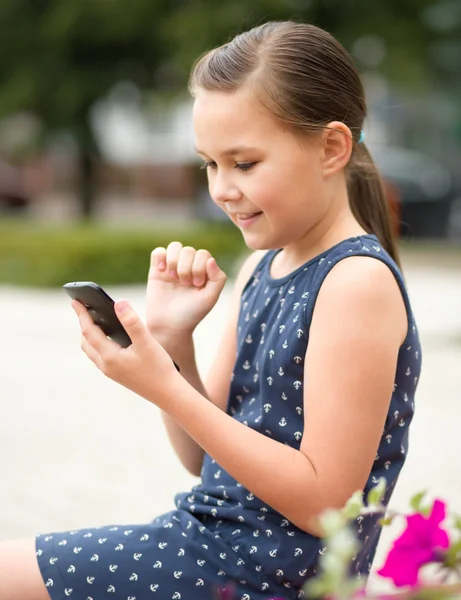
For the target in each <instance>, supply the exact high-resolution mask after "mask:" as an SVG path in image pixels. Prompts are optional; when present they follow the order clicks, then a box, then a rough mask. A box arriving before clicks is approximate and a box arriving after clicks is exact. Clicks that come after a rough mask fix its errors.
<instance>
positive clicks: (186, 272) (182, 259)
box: [177, 246, 195, 285]
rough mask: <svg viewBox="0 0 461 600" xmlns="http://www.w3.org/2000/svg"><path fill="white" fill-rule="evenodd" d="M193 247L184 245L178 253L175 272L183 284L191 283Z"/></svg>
mask: <svg viewBox="0 0 461 600" xmlns="http://www.w3.org/2000/svg"><path fill="white" fill-rule="evenodd" d="M194 258H195V248H192V247H191V246H184V248H183V249H182V250H181V252H180V254H179V260H178V266H177V272H178V277H179V281H180V282H181V283H182V284H183V285H190V284H191V283H192V265H193V264H194Z"/></svg>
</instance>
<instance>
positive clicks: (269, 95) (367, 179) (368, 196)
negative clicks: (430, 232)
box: [189, 21, 399, 263]
mask: <svg viewBox="0 0 461 600" xmlns="http://www.w3.org/2000/svg"><path fill="white" fill-rule="evenodd" d="M243 85H246V86H250V87H251V89H252V91H253V92H254V93H255V95H256V97H257V98H258V100H259V101H260V102H261V103H262V104H263V105H264V106H266V108H268V109H269V110H270V111H271V112H272V113H273V114H274V115H275V116H276V117H278V118H279V119H280V120H281V121H283V123H285V124H286V125H288V126H290V127H291V128H292V129H293V130H294V131H295V132H296V133H304V134H306V133H309V132H318V130H319V129H321V128H323V127H325V126H327V125H328V123H330V122H332V121H342V122H343V123H345V124H346V125H347V126H348V127H349V129H350V130H351V132H352V136H353V141H354V142H355V143H354V147H353V151H352V155H351V159H350V161H349V163H348V165H347V168H346V171H347V187H348V195H349V201H350V205H351V210H352V212H353V214H354V216H355V218H356V219H357V221H358V222H359V223H360V225H361V226H362V227H363V228H364V229H365V230H366V231H367V232H368V233H374V234H375V235H376V236H377V237H378V239H379V240H380V242H381V243H382V244H383V246H384V248H385V249H386V250H387V252H388V253H389V254H390V255H391V256H392V258H393V259H394V260H395V261H396V262H397V263H399V256H398V248H397V243H396V240H395V237H394V234H393V228H392V225H391V219H390V214H389V210H388V205H387V201H386V197H385V195H384V190H383V185H382V182H381V178H380V176H379V173H378V170H377V169H376V166H375V164H374V162H373V160H372V158H371V156H370V153H369V152H368V150H367V148H366V146H365V144H364V143H363V142H361V143H360V144H359V143H358V141H359V138H360V134H361V131H362V127H363V122H364V119H365V116H366V104H365V98H364V91H363V86H362V83H361V81H360V77H359V74H358V72H357V69H356V68H355V66H354V63H353V61H352V59H351V57H350V56H349V54H348V53H347V52H346V50H345V49H344V48H343V46H342V45H341V44H340V43H339V42H338V41H337V40H336V39H335V38H334V37H333V36H332V35H330V34H329V33H327V32H326V31H324V30H323V29H320V28H319V27H316V26H314V25H308V24H305V23H295V22H292V21H285V22H269V23H265V24H264V25H260V26H259V27H255V28H254V29H251V30H250V31H246V32H244V33H241V34H240V35H237V36H236V37H235V38H234V39H232V40H231V41H230V42H228V43H227V44H224V45H223V46H220V47H219V48H215V49H213V50H210V51H209V52H207V53H205V54H204V55H203V56H202V57H200V58H199V59H198V60H197V62H196V63H195V65H194V68H193V70H192V73H191V76H190V81H189V90H190V92H191V94H192V95H194V92H195V90H196V89H197V88H202V89H205V90H219V91H228V92H231V91H234V90H236V89H238V88H240V87H241V86H243Z"/></svg>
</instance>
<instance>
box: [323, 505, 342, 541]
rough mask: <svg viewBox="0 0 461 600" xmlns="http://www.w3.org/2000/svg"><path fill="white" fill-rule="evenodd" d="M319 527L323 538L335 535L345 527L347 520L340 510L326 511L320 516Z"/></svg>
mask: <svg viewBox="0 0 461 600" xmlns="http://www.w3.org/2000/svg"><path fill="white" fill-rule="evenodd" d="M319 520H320V525H321V526H322V529H323V531H324V535H325V537H329V536H332V535H335V534H336V533H338V532H339V531H341V530H342V529H344V527H345V526H346V523H347V519H346V518H345V516H344V515H343V514H342V512H341V511H340V510H331V509H330V510H326V511H325V512H324V513H322V515H321V516H320V519H319Z"/></svg>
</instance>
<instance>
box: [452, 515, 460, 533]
mask: <svg viewBox="0 0 461 600" xmlns="http://www.w3.org/2000/svg"><path fill="white" fill-rule="evenodd" d="M453 527H454V528H455V529H458V531H461V515H456V514H455V515H453Z"/></svg>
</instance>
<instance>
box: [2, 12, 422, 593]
mask: <svg viewBox="0 0 461 600" xmlns="http://www.w3.org/2000/svg"><path fill="white" fill-rule="evenodd" d="M190 87H191V91H192V94H193V96H194V98H195V103H194V126H195V132H196V140H197V152H198V153H199V154H200V156H201V157H202V158H203V160H204V166H205V167H206V169H207V172H208V179H209V189H210V194H211V196H212V198H213V200H214V202H215V203H216V204H217V205H218V206H219V207H220V208H222V210H223V211H225V212H226V213H227V214H228V216H229V218H230V219H231V220H232V221H233V222H234V223H235V225H236V226H237V227H239V228H240V230H241V232H242V235H243V237H244V239H245V242H246V244H247V245H248V247H249V248H251V249H252V250H253V251H254V252H253V253H252V254H251V256H250V257H249V258H248V259H247V260H246V262H245V263H244V265H243V266H242V268H241V271H240V273H239V275H238V277H237V280H236V284H235V292H234V296H233V301H232V305H231V308H230V311H229V315H228V322H227V324H226V326H225V330H224V336H223V339H222V341H221V344H220V346H219V347H218V348H217V349H216V360H215V362H214V365H213V367H212V369H211V371H210V373H209V375H208V377H207V380H206V382H205V383H202V382H201V380H200V377H199V375H198V372H197V368H196V363H195V357H194V346H193V341H192V332H193V331H194V329H195V327H196V326H197V324H198V323H199V322H200V321H201V320H202V319H203V318H204V316H205V315H206V314H207V313H208V312H209V311H210V310H211V308H212V307H213V306H214V304H215V303H216V301H217V299H218V297H219V295H220V293H221V290H222V288H223V286H224V283H225V279H226V276H225V275H224V273H223V272H222V271H221V270H220V269H219V267H218V266H217V264H216V262H215V260H214V259H213V258H212V257H211V256H210V254H209V253H208V252H206V251H205V250H198V251H196V250H195V249H194V248H190V247H182V245H181V244H180V243H179V242H173V243H172V244H170V245H169V246H168V248H167V249H166V250H165V249H162V248H157V249H156V250H155V251H154V252H153V253H152V262H151V269H150V275H149V283H148V290H147V306H148V315H147V328H146V327H145V326H144V325H143V323H142V322H141V321H140V320H139V317H138V316H137V315H136V314H135V312H134V311H133V309H132V308H131V307H130V306H129V305H128V304H127V303H126V302H124V301H120V302H117V303H116V309H117V311H118V315H119V318H120V320H121V321H122V323H123V325H124V326H125V328H126V330H127V331H128V333H129V335H130V336H131V339H132V340H133V344H132V346H131V347H130V348H128V349H121V348H120V347H119V346H117V344H115V343H114V342H112V341H110V340H108V339H107V338H106V337H105V336H104V334H103V333H102V332H101V330H100V329H99V328H97V327H96V326H94V325H93V322H92V320H91V318H90V317H89V315H88V313H87V312H86V310H85V308H84V307H83V306H81V305H79V304H78V303H74V304H73V306H74V309H75V311H76V313H77V314H78V318H79V320H80V325H81V329H82V334H83V336H82V348H83V350H84V352H85V353H86V354H87V355H88V357H89V358H90V359H91V360H92V361H93V362H94V363H95V365H96V366H97V367H98V368H99V369H100V370H101V371H102V372H103V373H104V374H105V375H106V376H108V377H110V378H111V379H113V380H115V381H116V382H118V383H120V384H121V385H123V386H126V387H127V388H129V389H131V390H132V391H133V392H135V393H136V394H138V395H140V396H142V397H143V398H145V399H146V400H148V401H149V402H152V403H153V404H155V405H157V406H158V407H159V408H160V409H161V410H162V412H163V414H164V419H165V424H166V427H167V429H168V433H169V436H170V439H171V442H172V444H173V446H174V448H175V450H176V452H177V453H178V455H179V457H180V459H181V460H182V462H183V464H184V465H185V467H186V468H187V469H188V470H189V471H191V472H192V473H194V474H196V475H199V474H200V475H201V481H200V483H199V484H198V485H197V486H196V487H195V488H194V489H193V490H192V491H191V492H188V493H183V494H179V495H178V496H177V497H176V510H173V511H172V512H170V513H168V514H166V515H163V516H161V517H159V518H157V519H156V520H155V521H153V522H151V523H147V524H145V525H125V526H108V527H101V528H96V529H95V528H93V529H88V530H80V531H69V532H65V533H58V534H52V535H39V536H37V538H36V540H25V541H20V542H14V543H7V544H3V546H2V548H1V550H0V597H1V598H5V599H6V598H7V599H8V600H16V599H21V600H23V599H25V598H27V599H28V600H47V599H49V598H51V599H52V600H62V599H63V598H66V597H70V598H72V599H74V600H103V599H104V598H108V599H117V600H130V599H131V600H134V599H136V600H144V599H147V598H151V597H152V598H155V597H159V598H162V599H165V600H167V599H168V600H169V599H182V600H199V599H200V600H201V599H205V598H213V597H215V592H216V590H217V589H218V588H224V587H225V586H226V585H228V584H229V583H231V584H232V586H233V589H234V592H235V598H236V599H242V600H243V599H245V600H261V599H263V598H269V597H273V596H282V597H284V598H289V599H294V598H301V597H303V592H302V586H303V583H304V582H305V581H306V579H308V578H309V577H312V576H313V575H314V574H315V572H316V566H317V563H318V559H319V556H320V555H322V554H324V553H325V552H328V549H327V548H325V547H324V545H323V544H322V540H321V538H320V536H321V531H320V529H319V525H318V521H317V516H318V515H319V514H320V513H321V512H322V511H324V510H325V509H327V508H328V507H341V506H343V505H344V504H345V502H346V501H347V499H348V498H349V497H350V496H351V495H352V493H353V492H354V491H355V490H358V489H360V490H364V491H365V492H367V491H368V490H369V488H370V487H372V486H373V485H374V484H375V483H376V482H377V481H378V478H379V477H382V476H383V477H385V479H386V481H387V491H386V494H385V498H384V502H385V503H388V501H389V498H390V497H391V494H392V491H393V489H394V486H395V484H396V481H397V478H398V475H399V473H400V470H401V468H402V465H403V463H404V461H405V457H406V453H407V449H408V427H409V424H410V422H411V419H412V416H413V410H414V394H415V389H416V386H417V382H418V377H419V373H420V362H421V349H420V343H419V339H418V333H417V329H416V325H415V320H414V317H413V313H412V311H411V307H410V303H409V300H408V295H407V291H406V289H405V284H404V280H403V277H402V274H401V271H400V269H399V266H398V256H397V248H396V244H395V242H394V240H393V238H392V231H391V225H390V223H389V218H388V213H387V208H386V201H385V198H384V196H383V191H382V188H381V184H380V181H379V178H378V174H377V172H376V170H375V167H374V165H373V162H372V159H371V158H370V155H369V153H368V151H367V149H366V146H365V143H364V138H363V133H362V128H363V123H364V119H365V114H366V113H365V111H366V108H365V101H364V94H363V89H362V85H361V83H360V80H359V77H358V74H357V72H356V70H355V68H354V66H353V63H352V61H351V58H350V57H349V56H348V54H347V53H346V52H345V50H344V49H343V48H342V47H341V45H340V44H339V43H338V42H337V41H335V40H334V39H333V38H332V37H331V36H330V35H329V34H327V33H326V32H325V31H322V30H321V29H318V28H317V27H314V26H311V25H305V24H300V23H292V22H283V23H281V22H277V23H267V24H265V25H262V26H260V27H257V28H255V29H252V30H251V31H248V32H246V33H243V34H241V35H238V36H237V37H236V38H235V39H233V40H232V41H231V42H229V43H228V44H225V45H224V46H222V47H220V48H217V49H215V50H212V51H211V52H208V53H207V54H206V55H205V56H203V57H202V58H201V59H200V60H199V61H198V63H197V64H196V65H195V68H194V70H193V73H192V76H191V83H190ZM172 359H173V360H174V361H175V362H176V363H177V364H178V365H179V367H180V373H178V372H177V371H176V369H175V368H174V365H173V361H172ZM356 527H357V531H358V533H359V536H360V539H361V541H362V542H363V546H362V549H361V550H360V551H359V552H358V554H357V556H356V557H355V559H354V561H353V565H352V570H353V572H354V573H356V574H357V576H364V577H366V575H367V574H368V573H369V570H370V567H371V563H372V560H373V556H374V554H375V550H376V545H377V542H378V538H379V533H380V528H379V525H378V522H377V517H376V516H373V515H369V516H366V517H365V518H363V517H359V518H358V519H357V521H356ZM34 545H35V547H34Z"/></svg>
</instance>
